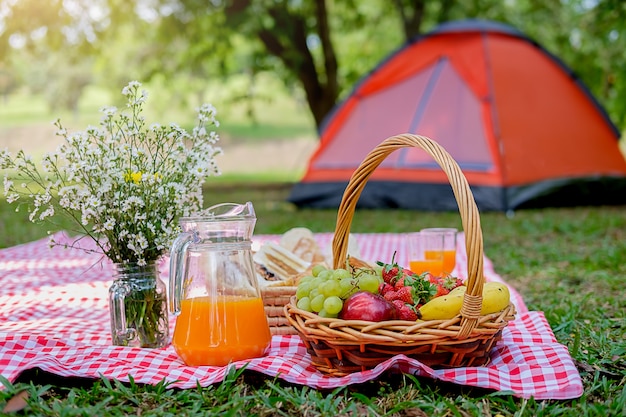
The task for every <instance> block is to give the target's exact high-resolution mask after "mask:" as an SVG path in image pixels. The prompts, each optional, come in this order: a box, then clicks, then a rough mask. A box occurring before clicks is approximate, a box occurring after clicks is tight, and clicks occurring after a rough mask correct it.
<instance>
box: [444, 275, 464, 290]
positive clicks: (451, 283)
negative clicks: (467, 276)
mask: <svg viewBox="0 0 626 417" xmlns="http://www.w3.org/2000/svg"><path fill="white" fill-rule="evenodd" d="M441 285H442V286H443V287H444V288H446V289H447V290H448V291H452V290H453V289H455V288H456V287H460V286H461V285H463V280H462V279H460V278H457V277H453V276H451V275H449V276H447V277H445V278H442V279H441Z"/></svg>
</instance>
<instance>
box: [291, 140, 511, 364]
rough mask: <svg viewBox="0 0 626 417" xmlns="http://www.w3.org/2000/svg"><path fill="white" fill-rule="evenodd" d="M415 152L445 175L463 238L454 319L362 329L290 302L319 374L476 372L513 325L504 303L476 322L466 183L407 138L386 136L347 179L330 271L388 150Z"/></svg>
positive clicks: (433, 147) (342, 255)
mask: <svg viewBox="0 0 626 417" xmlns="http://www.w3.org/2000/svg"><path fill="white" fill-rule="evenodd" d="M406 147H417V148H421V149H423V150H424V151H426V152H427V153H428V154H429V155H431V156H432V157H433V158H434V159H435V161H436V162H437V163H438V164H439V165H440V167H441V168H442V169H443V171H444V172H445V173H446V174H447V176H448V180H449V182H450V185H451V186H452V190H453V192H454V196H455V198H456V201H457V204H458V207H459V213H460V215H461V220H462V225H463V230H464V231H465V246H466V250H467V281H466V285H467V291H466V294H465V297H464V300H463V306H462V308H461V313H460V314H459V315H458V316H457V317H455V318H453V319H450V320H431V321H418V322H411V321H399V320H398V321H384V322H378V323H374V322H369V321H357V320H351V321H347V320H341V319H336V318H323V317H319V316H318V315H316V314H314V313H309V312H306V311H303V310H300V309H298V308H297V307H296V306H295V304H296V303H295V296H293V297H292V298H291V301H290V302H289V303H288V304H286V305H285V307H284V314H285V317H286V318H287V319H288V321H289V323H290V324H291V325H292V326H293V327H294V328H295V329H296V331H297V333H298V334H299V335H300V337H301V338H302V341H303V342H304V344H305V345H306V348H307V350H308V352H309V354H310V355H311V359H312V362H313V365H315V366H316V367H317V368H318V370H320V371H321V372H324V373H326V374H330V375H334V376H342V375H346V374H349V373H352V372H359V371H364V370H367V369H371V368H373V367H375V366H376V365H378V364H380V363H381V362H383V361H385V360H387V359H389V358H391V357H393V356H395V355H397V354H403V355H406V356H408V357H411V358H415V359H418V360H419V361H421V362H422V363H424V364H426V365H428V366H431V367H434V368H453V367H462V366H482V365H485V364H487V363H488V361H489V352H490V351H491V348H492V347H493V346H494V344H495V343H496V342H497V341H498V340H499V339H500V338H501V335H502V329H503V328H504V327H506V326H507V324H508V322H509V321H510V320H512V319H513V318H514V315H515V309H514V306H513V305H512V304H509V306H508V307H507V308H505V309H504V310H503V311H501V312H499V313H495V314H490V315H486V316H481V315H480V310H481V307H482V289H483V284H484V282H485V279H484V275H483V238H482V231H481V227H480V218H479V214H478V208H477V207H476V203H475V201H474V197H473V195H472V192H471V190H470V187H469V185H468V183H467V180H466V178H465V176H464V175H463V173H462V172H461V169H460V168H459V166H458V164H457V163H456V161H454V159H453V158H452V157H451V156H450V154H448V152H446V151H445V149H443V148H442V147H441V146H440V145H438V144H437V143H436V142H435V141H433V140H431V139H429V138H427V137H424V136H417V135H411V134H403V135H398V136H392V137H390V138H387V139H386V140H384V141H383V142H382V143H381V144H380V145H378V146H377V147H376V148H374V149H373V150H372V151H371V152H370V153H369V154H368V155H367V156H366V158H365V159H364V160H363V162H362V163H361V165H360V166H359V167H358V168H357V170H356V171H355V172H354V173H353V175H352V178H351V179H350V182H349V183H348V185H347V187H346V190H345V192H344V194H343V198H342V201H341V204H340V206H339V209H338V213H337V225H336V228H335V236H334V239H333V244H332V249H333V262H334V268H339V267H340V266H341V265H343V264H345V260H346V253H347V245H348V235H349V233H350V226H351V224H352V218H353V215H354V210H355V208H356V204H357V200H358V198H359V196H360V194H361V191H362V190H363V188H364V187H365V185H366V182H367V179H368V178H369V177H370V175H371V174H372V173H373V172H374V170H375V169H376V168H377V167H378V165H380V163H381V162H382V161H383V160H384V159H385V158H386V157H387V156H388V155H389V154H390V153H391V152H393V151H395V150H397V149H400V148H406Z"/></svg>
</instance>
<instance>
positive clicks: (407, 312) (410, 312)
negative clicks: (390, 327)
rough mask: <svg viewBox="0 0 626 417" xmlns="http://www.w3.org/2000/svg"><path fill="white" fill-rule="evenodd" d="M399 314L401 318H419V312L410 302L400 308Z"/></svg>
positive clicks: (409, 319)
mask: <svg viewBox="0 0 626 417" xmlns="http://www.w3.org/2000/svg"><path fill="white" fill-rule="evenodd" d="M398 315H399V316H400V320H408V321H415V320H417V312H416V311H415V310H414V309H413V308H411V306H410V305H408V304H405V305H404V307H402V308H400V309H399V310H398Z"/></svg>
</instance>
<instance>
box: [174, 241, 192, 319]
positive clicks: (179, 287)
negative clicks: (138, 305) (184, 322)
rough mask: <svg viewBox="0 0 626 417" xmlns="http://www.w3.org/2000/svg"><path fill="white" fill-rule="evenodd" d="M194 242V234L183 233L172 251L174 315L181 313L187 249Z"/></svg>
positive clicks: (175, 242)
mask: <svg viewBox="0 0 626 417" xmlns="http://www.w3.org/2000/svg"><path fill="white" fill-rule="evenodd" d="M193 240H194V234H193V233H181V234H180V235H179V236H178V237H177V238H176V239H175V240H174V242H173V243H172V248H171V250H170V276H169V287H170V288H169V290H170V297H169V307H170V312H171V313H173V314H174V315H178V314H179V313H180V300H181V299H182V297H183V289H184V284H185V283H184V279H183V278H184V276H185V270H186V265H187V247H188V246H189V244H190V243H192V242H193Z"/></svg>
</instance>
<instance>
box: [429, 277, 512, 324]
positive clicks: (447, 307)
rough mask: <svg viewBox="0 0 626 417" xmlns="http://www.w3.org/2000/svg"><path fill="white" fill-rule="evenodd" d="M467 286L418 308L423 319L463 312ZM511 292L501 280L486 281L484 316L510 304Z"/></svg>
mask: <svg viewBox="0 0 626 417" xmlns="http://www.w3.org/2000/svg"><path fill="white" fill-rule="evenodd" d="M466 290H467V287H466V286H464V285H463V286H460V287H456V288H455V289H453V290H452V291H450V293H449V294H447V295H442V296H440V297H436V298H433V299H432V300H430V301H429V302H427V303H426V304H424V305H423V306H422V307H421V308H420V309H419V310H418V317H419V318H420V319H422V320H425V321H428V320H448V319H451V318H453V317H455V316H456V315H457V314H459V313H460V312H461V306H462V305H463V295H464V294H465V291H466ZM510 298H511V294H510V292H509V288H508V287H507V286H506V285H505V284H502V283H500V282H486V283H485V284H484V285H483V305H482V309H481V311H480V314H481V315H482V316H485V315H487V314H491V313H497V312H498V311H502V310H503V309H504V308H506V306H508V305H509V302H510Z"/></svg>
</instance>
